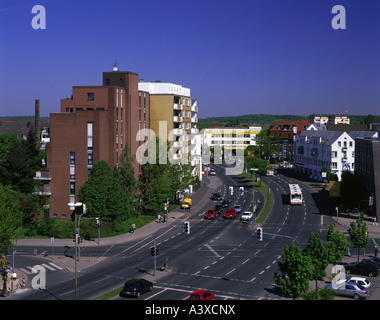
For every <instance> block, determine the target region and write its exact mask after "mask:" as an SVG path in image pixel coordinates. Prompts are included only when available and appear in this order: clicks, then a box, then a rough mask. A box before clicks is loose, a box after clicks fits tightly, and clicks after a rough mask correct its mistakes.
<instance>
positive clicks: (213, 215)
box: [205, 209, 218, 220]
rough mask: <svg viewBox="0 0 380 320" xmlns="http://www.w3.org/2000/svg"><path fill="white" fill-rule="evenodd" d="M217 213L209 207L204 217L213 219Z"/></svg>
mask: <svg viewBox="0 0 380 320" xmlns="http://www.w3.org/2000/svg"><path fill="white" fill-rule="evenodd" d="M217 215H218V212H217V211H216V210H215V209H210V210H208V211H207V212H206V214H205V219H210V220H213V219H215V218H216V216H217Z"/></svg>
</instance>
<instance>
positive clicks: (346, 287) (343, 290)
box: [325, 282, 368, 300]
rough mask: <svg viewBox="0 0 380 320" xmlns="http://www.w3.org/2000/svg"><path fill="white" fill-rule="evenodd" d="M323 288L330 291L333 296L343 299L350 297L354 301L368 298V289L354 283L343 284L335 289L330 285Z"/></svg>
mask: <svg viewBox="0 0 380 320" xmlns="http://www.w3.org/2000/svg"><path fill="white" fill-rule="evenodd" d="M325 288H327V289H330V290H332V291H333V292H334V294H336V295H339V296H344V297H351V298H354V299H355V300H358V299H365V298H367V297H368V289H366V288H364V287H363V286H362V285H360V284H357V283H355V282H344V283H342V284H339V285H338V286H337V287H336V286H333V285H332V284H328V285H326V286H325Z"/></svg>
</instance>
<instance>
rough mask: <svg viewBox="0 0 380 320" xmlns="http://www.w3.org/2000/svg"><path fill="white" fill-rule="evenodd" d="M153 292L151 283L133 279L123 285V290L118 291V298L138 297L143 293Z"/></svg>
mask: <svg viewBox="0 0 380 320" xmlns="http://www.w3.org/2000/svg"><path fill="white" fill-rule="evenodd" d="M152 290H153V283H152V282H150V281H148V280H145V279H141V278H135V279H130V280H128V281H127V282H126V283H125V284H124V287H123V289H122V290H121V291H120V293H119V295H120V297H129V296H132V297H136V298H138V297H140V295H141V294H143V293H145V292H149V291H152Z"/></svg>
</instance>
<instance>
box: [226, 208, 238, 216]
mask: <svg viewBox="0 0 380 320" xmlns="http://www.w3.org/2000/svg"><path fill="white" fill-rule="evenodd" d="M235 215H236V211H235V209H232V208H230V209H227V211H226V213H225V214H224V216H223V217H224V218H226V219H233V218H235Z"/></svg>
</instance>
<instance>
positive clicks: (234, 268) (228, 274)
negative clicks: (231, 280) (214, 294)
mask: <svg viewBox="0 0 380 320" xmlns="http://www.w3.org/2000/svg"><path fill="white" fill-rule="evenodd" d="M235 270H236V269H235V268H233V269H232V270H231V271H229V272H227V273H226V276H228V275H229V274H230V273H231V272H234V271H235Z"/></svg>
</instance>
